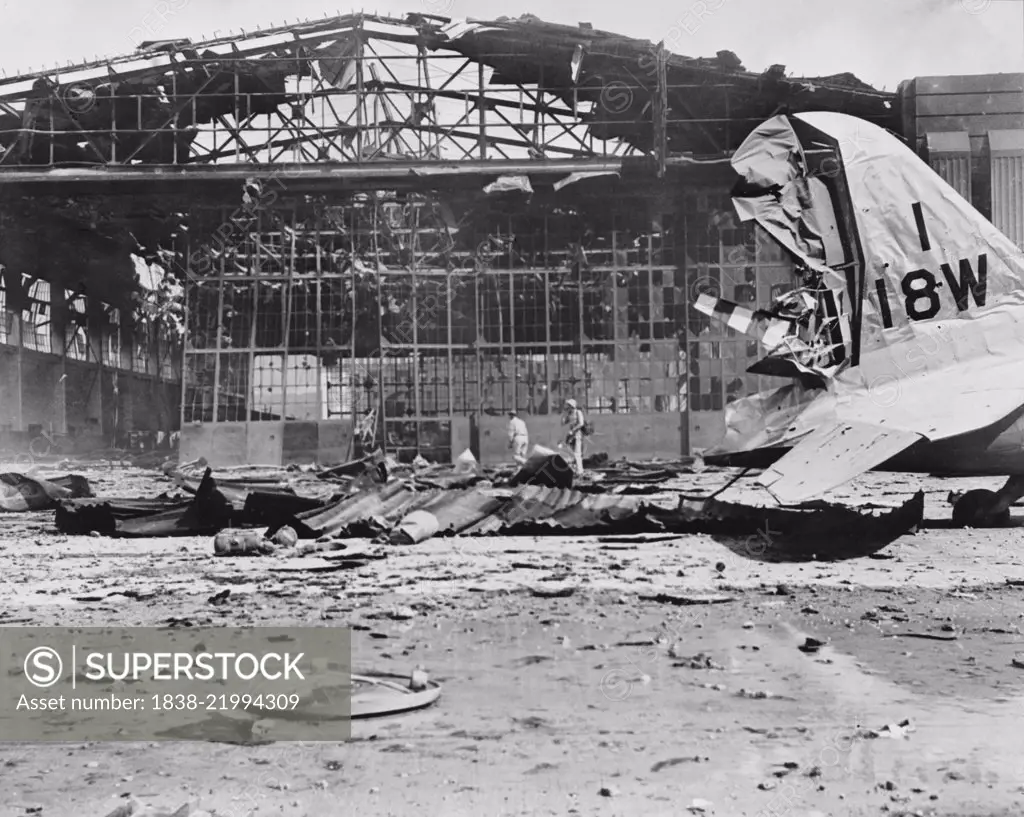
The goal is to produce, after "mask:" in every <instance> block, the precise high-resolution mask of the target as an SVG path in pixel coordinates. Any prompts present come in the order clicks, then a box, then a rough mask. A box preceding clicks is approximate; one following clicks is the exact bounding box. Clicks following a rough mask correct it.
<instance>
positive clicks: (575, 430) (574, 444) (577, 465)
mask: <svg viewBox="0 0 1024 817" xmlns="http://www.w3.org/2000/svg"><path fill="white" fill-rule="evenodd" d="M562 422H563V423H568V425H569V433H568V434H567V435H566V438H565V442H566V443H567V444H568V446H569V448H570V449H571V450H572V459H573V463H572V470H573V471H574V472H575V474H576V476H578V477H579V476H583V429H584V428H585V427H586V425H587V420H586V417H584V416H583V410H582V409H581V408H580V407H579V406H578V405H576V401H575V400H573V399H572V398H569V399H568V400H566V401H565V416H564V417H563V418H562Z"/></svg>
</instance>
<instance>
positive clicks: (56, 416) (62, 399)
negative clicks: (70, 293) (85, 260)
mask: <svg viewBox="0 0 1024 817" xmlns="http://www.w3.org/2000/svg"><path fill="white" fill-rule="evenodd" d="M67 315H68V312H67V309H66V308H65V298H64V291H63V289H62V288H61V287H59V286H57V285H56V284H51V285H50V349H51V350H52V351H53V353H54V354H55V355H59V356H60V373H59V374H58V376H57V378H56V382H55V383H54V385H53V430H54V431H55V432H56V433H58V434H67V432H68V391H67V353H68V338H67V335H68V333H67Z"/></svg>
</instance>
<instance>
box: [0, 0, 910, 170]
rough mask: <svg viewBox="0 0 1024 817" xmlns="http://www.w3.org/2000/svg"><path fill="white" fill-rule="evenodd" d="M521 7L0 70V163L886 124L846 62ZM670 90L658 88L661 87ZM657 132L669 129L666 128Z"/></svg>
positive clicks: (616, 141)
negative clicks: (747, 59)
mask: <svg viewBox="0 0 1024 817" xmlns="http://www.w3.org/2000/svg"><path fill="white" fill-rule="evenodd" d="M660 53H662V52H660V51H659V49H658V47H657V46H654V45H653V44H652V43H650V42H647V41H643V40H637V39H632V38H627V37H622V36H620V35H616V34H613V33H610V32H604V31H596V30H593V29H591V28H589V27H586V26H584V25H581V26H580V27H577V28H574V27H569V26H562V25H554V24H550V23H545V22H543V21H541V20H538V19H537V18H534V17H530V16H526V17H522V18H519V19H515V20H510V19H506V18H502V19H499V20H496V21H451V20H448V19H447V18H440V17H435V16H432V15H424V14H409V15H407V16H406V17H404V18H401V19H399V18H389V17H382V16H377V15H365V14H353V15H344V16H340V17H332V18H328V19H325V20H322V21H319V22H312V23H304V24H301V25H296V26H289V27H281V28H276V29H270V30H265V31H257V32H253V33H248V34H246V33H243V34H241V35H238V36H232V37H220V38H217V39H212V40H207V41H205V42H201V43H192V42H190V41H187V40H184V41H183V40H178V41H164V42H155V43H145V44H143V45H142V46H141V47H140V48H139V50H138V51H137V52H135V53H133V54H127V55H123V56H117V57H112V58H110V59H106V60H97V61H94V62H91V63H87V64H82V65H77V66H68V67H67V68H62V69H55V70H53V71H47V72H37V73H28V74H22V75H19V76H16V77H10V78H6V79H3V80H0V181H3V180H4V171H5V170H6V169H9V168H14V167H15V166H20V167H21V168H25V167H26V166H34V167H37V168H56V167H62V168H69V167H96V166H117V167H120V168H125V167H132V166H137V165H159V166H169V165H170V166H187V165H192V166H196V165H225V164H235V165H246V166H249V167H253V166H256V167H267V166H274V165H277V164H281V163H288V164H295V163H302V164H310V165H329V164H345V165H357V166H364V165H370V164H373V163H381V162H390V163H394V162H403V161H406V162H413V163H417V164H422V163H432V162H447V163H452V162H456V163H460V162H465V163H466V165H467V167H469V166H472V165H473V164H475V163H480V162H489V161H507V162H512V161H522V160H537V159H541V160H550V161H557V160H574V159H587V158H597V157H601V158H617V157H623V156H629V155H644V154H650V153H652V152H656V146H657V145H662V146H663V147H662V148H661V150H660V152H661V153H662V154H663V155H662V156H661V158H662V159H664V158H665V155H666V154H667V156H672V155H676V156H678V155H683V154H690V155H697V156H706V155H719V156H720V155H722V154H723V153H726V152H728V151H730V150H732V149H734V148H735V147H736V146H737V145H738V144H739V143H740V142H741V141H742V139H743V138H744V137H745V136H746V135H747V133H748V132H749V131H750V129H751V128H752V127H753V126H754V125H756V124H757V123H758V122H760V121H761V120H763V119H764V118H766V117H768V116H770V115H772V114H773V113H776V112H778V111H779V110H806V109H808V108H816V109H829V110H842V111H845V112H848V113H853V114H856V115H859V116H862V117H864V118H868V119H872V120H874V121H877V122H880V123H882V124H885V125H890V126H891V125H892V123H893V122H895V121H896V117H895V113H896V112H895V111H894V110H893V109H892V105H893V99H894V95H892V94H886V93H882V92H879V91H875V90H874V89H872V88H870V87H869V86H866V85H864V84H863V83H861V82H859V81H858V80H856V78H854V77H852V76H851V75H837V76H831V77H819V78H810V79H794V78H787V77H785V75H784V74H785V72H784V69H782V68H781V66H773V67H772V69H769V71H767V72H765V73H760V74H759V73H753V72H749V71H746V70H745V69H744V68H743V66H742V65H741V63H740V61H739V60H738V59H737V58H736V57H735V55H733V54H731V53H730V52H720V53H719V55H718V56H716V57H714V58H711V59H694V58H690V57H684V56H679V55H674V54H666V55H665V56H664V59H663V62H662V63H659V54H660ZM659 97H660V98H661V99H664V100H665V103H664V105H659V104H656V102H655V100H656V98H659ZM659 132H663V133H664V138H662V139H659V138H657V137H656V133H659Z"/></svg>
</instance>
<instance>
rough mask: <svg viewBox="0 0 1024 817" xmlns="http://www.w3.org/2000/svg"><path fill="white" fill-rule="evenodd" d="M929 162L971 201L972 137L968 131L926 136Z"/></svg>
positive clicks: (947, 181)
mask: <svg viewBox="0 0 1024 817" xmlns="http://www.w3.org/2000/svg"><path fill="white" fill-rule="evenodd" d="M925 145H926V146H927V149H928V162H929V164H930V165H931V166H932V169H933V170H934V171H935V172H936V173H938V174H939V175H940V176H941V177H942V178H943V180H944V181H945V182H946V184H948V185H949V186H950V187H952V188H953V189H954V190H956V192H957V193H959V194H960V195H961V196H963V197H964V198H965V199H966V200H967V201H968V202H970V200H971V136H970V134H969V133H968V132H967V131H947V132H945V133H927V134H925Z"/></svg>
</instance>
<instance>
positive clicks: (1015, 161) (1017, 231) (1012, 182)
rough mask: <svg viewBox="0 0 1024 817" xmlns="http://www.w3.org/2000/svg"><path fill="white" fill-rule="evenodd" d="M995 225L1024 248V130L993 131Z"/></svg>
mask: <svg viewBox="0 0 1024 817" xmlns="http://www.w3.org/2000/svg"><path fill="white" fill-rule="evenodd" d="M988 148H989V155H990V157H991V170H990V173H991V184H992V223H993V224H994V225H995V226H996V227H997V228H998V229H999V230H1000V231H1001V232H1002V233H1003V234H1004V235H1005V236H1006V237H1007V238H1009V239H1010V240H1011V241H1012V242H1013V243H1014V244H1016V245H1017V246H1018V247H1019V248H1021V249H1024V130H990V131H989V132H988Z"/></svg>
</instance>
